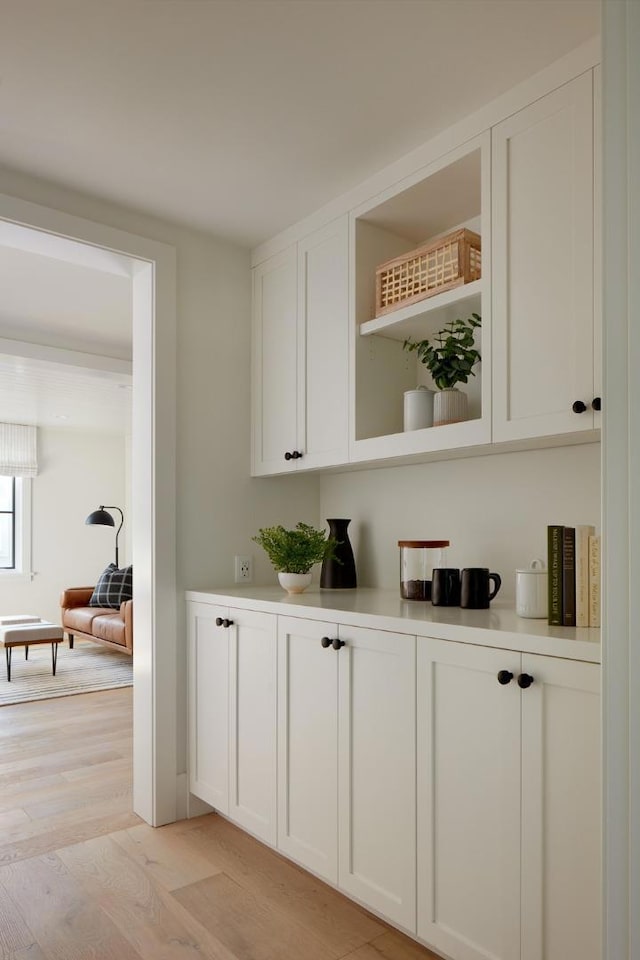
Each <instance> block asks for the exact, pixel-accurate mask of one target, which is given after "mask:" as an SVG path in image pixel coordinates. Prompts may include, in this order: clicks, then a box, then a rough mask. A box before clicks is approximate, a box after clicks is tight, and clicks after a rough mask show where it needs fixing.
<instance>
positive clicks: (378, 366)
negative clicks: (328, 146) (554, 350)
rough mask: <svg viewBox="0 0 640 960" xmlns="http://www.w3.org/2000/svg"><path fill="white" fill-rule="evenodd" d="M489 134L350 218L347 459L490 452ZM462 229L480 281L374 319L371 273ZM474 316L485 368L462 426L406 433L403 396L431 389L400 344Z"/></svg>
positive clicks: (474, 383) (471, 389)
mask: <svg viewBox="0 0 640 960" xmlns="http://www.w3.org/2000/svg"><path fill="white" fill-rule="evenodd" d="M488 226H489V134H488V133H487V134H485V135H483V136H482V137H478V138H476V139H475V140H473V141H469V142H468V143H466V144H464V145H463V146H462V147H460V148H458V149H457V150H456V151H453V152H452V153H449V154H447V156H446V157H443V158H440V159H439V160H437V161H435V162H434V163H432V164H430V165H429V166H428V167H427V168H426V169H424V170H422V171H421V172H420V173H419V174H416V175H414V176H413V177H411V178H407V180H406V181H404V182H403V184H401V185H400V187H397V186H396V187H395V188H394V189H391V190H389V191H387V192H386V193H385V194H382V195H381V196H379V197H377V198H376V199H375V200H374V201H371V202H369V203H368V204H366V205H362V206H361V207H360V208H358V210H356V211H355V212H354V213H353V215H352V231H351V241H352V245H353V246H352V258H353V259H352V262H353V264H354V268H355V277H354V279H355V282H354V284H353V288H352V323H353V325H354V336H353V338H352V344H353V349H354V367H355V378H354V388H355V389H354V394H355V397H354V402H353V407H352V417H353V423H352V437H353V438H354V440H353V442H352V449H351V457H352V459H353V460H368V459H377V458H380V457H382V458H384V457H390V456H396V455H402V454H403V453H420V452H430V451H437V450H446V449H452V448H457V447H464V446H469V445H476V444H484V443H488V442H489V441H490V439H491V416H490V405H489V398H490V363H491V358H490V343H491V336H490V315H489V314H490V309H489V308H490V296H489V282H488V279H487V278H488V277H489V276H490V272H489V271H490V236H489V229H488ZM460 227H467V228H468V229H470V230H473V231H474V232H476V233H478V234H480V236H481V238H482V279H480V280H475V281H473V282H471V283H467V284H463V285H461V286H459V287H454V288H452V289H450V290H445V291H444V292H443V293H439V294H435V295H434V296H431V297H428V298H426V299H424V300H421V301H419V302H417V303H413V304H409V305H408V306H406V307H400V308H398V309H397V310H394V311H392V312H390V313H387V314H384V315H383V316H380V317H376V316H375V275H376V268H377V267H378V266H379V265H380V264H381V263H384V262H385V261H386V260H389V259H391V258H393V257H396V256H399V255H401V254H403V253H407V252H409V251H411V250H413V249H415V248H416V247H418V246H420V245H421V244H423V243H425V242H427V241H431V240H432V239H437V238H438V237H440V236H444V235H445V234H448V233H450V232H451V231H453V230H456V229H458V228H460ZM471 313H478V314H480V316H481V317H482V327H481V328H480V329H479V330H478V336H477V338H476V342H477V345H478V349H479V350H480V353H481V356H482V361H481V363H479V364H478V365H477V366H476V367H475V376H473V377H470V379H469V383H468V384H460V389H462V390H465V392H466V393H467V394H468V397H469V420H468V421H466V422H464V423H455V424H448V425H446V426H440V427H429V428H426V429H424V430H414V431H410V432H404V430H403V406H404V392H405V390H413V389H415V388H416V387H417V386H419V385H424V386H427V387H433V382H432V380H431V377H430V375H429V372H428V371H427V369H426V368H425V367H424V365H423V364H422V363H420V362H419V361H418V360H417V358H416V355H415V353H408V352H407V351H406V350H404V349H403V343H404V341H405V340H406V339H407V338H409V337H410V338H411V339H413V340H420V339H424V338H426V337H429V336H431V335H433V334H434V333H436V332H437V331H438V330H440V329H442V327H443V326H444V325H445V324H446V323H448V322H449V321H450V320H454V319H456V318H457V317H465V318H466V317H468V316H470V315H471Z"/></svg>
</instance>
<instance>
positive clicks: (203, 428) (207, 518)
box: [0, 168, 319, 772]
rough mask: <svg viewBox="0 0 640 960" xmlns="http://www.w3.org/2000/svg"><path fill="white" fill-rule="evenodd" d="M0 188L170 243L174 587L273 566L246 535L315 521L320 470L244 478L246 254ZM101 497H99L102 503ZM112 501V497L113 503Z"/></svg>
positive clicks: (181, 675) (132, 218) (49, 194)
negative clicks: (242, 565) (240, 561)
mask: <svg viewBox="0 0 640 960" xmlns="http://www.w3.org/2000/svg"><path fill="white" fill-rule="evenodd" d="M0 192H2V193H5V194H9V195H10V196H14V197H18V198H20V199H23V200H28V201H31V202H33V203H39V204H42V205H44V206H47V207H52V208H54V209H58V210H61V211H63V212H65V213H69V214H73V215H75V216H79V217H85V218H87V219H89V220H95V221H97V222H99V223H102V224H106V225H108V226H112V227H116V228H118V229H121V230H126V231H128V232H130V233H136V234H139V235H140V236H143V237H147V238H150V239H153V240H158V241H161V242H163V243H167V244H170V245H172V246H174V247H175V248H176V251H177V271H178V273H177V358H176V362H177V378H178V389H177V432H178V443H177V448H178V449H177V463H176V464H172V463H167V464H166V469H167V470H173V469H175V470H176V474H177V503H176V511H177V541H178V544H177V585H178V590H179V591H180V594H179V595H180V596H181V594H182V591H183V590H185V589H188V588H196V589H197V588H204V587H208V586H222V585H225V584H226V585H228V584H229V583H230V582H231V581H232V579H233V556H234V554H236V553H238V552H242V553H248V552H251V553H253V554H254V556H255V559H256V582H263V583H264V582H274V579H273V577H274V575H273V573H272V571H271V569H270V567H269V566H268V564H267V563H266V562H265V561H264V559H263V558H262V557H261V556H258V548H257V547H255V545H253V544H251V540H250V538H251V536H252V535H253V534H254V533H255V532H257V529H258V527H259V526H265V525H268V524H272V523H283V524H294V523H295V522H296V521H297V520H306V521H308V522H316V521H317V519H318V516H319V514H318V490H319V486H318V479H317V478H316V477H304V476H300V477H290V478H284V479H273V480H259V481H258V480H251V479H250V478H249V463H250V428H249V427H250V349H249V344H250V289H251V286H250V270H249V253H248V251H246V250H243V249H241V248H239V247H236V246H234V245H232V244H230V243H228V242H226V241H223V240H218V239H216V238H215V237H212V236H210V235H208V234H204V233H198V232H196V231H193V230H189V229H187V228H185V227H182V226H177V225H175V224H170V223H166V222H164V221H160V220H157V219H155V218H152V217H149V216H146V215H144V214H140V213H136V212H135V211H132V210H126V209H124V208H122V207H117V206H115V205H113V204H109V203H106V202H104V201H101V200H99V199H97V198H94V197H88V196H84V195H82V194H79V193H76V192H74V191H71V190H66V189H63V188H60V187H57V186H55V185H53V184H50V183H47V182H46V181H43V180H38V179H35V178H32V177H29V176H26V175H24V174H21V173H18V172H16V171H12V170H8V169H6V168H0ZM101 502H104V501H101ZM113 502H114V503H115V502H116V501H113ZM182 613H183V611H182V606H180V608H179V618H180V619H179V628H180V635H179V637H178V662H177V664H176V668H175V669H176V679H177V701H178V703H177V705H178V718H179V719H178V733H177V735H178V758H179V759H178V771H177V772H181V771H184V769H185V765H186V675H185V666H186V636H185V630H184V617H183V615H182Z"/></svg>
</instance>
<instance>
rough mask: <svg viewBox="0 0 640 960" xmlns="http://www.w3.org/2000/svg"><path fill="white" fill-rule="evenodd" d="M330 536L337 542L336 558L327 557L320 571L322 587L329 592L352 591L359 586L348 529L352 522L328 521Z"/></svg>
mask: <svg viewBox="0 0 640 960" xmlns="http://www.w3.org/2000/svg"><path fill="white" fill-rule="evenodd" d="M327 523H328V524H329V536H330V537H333V539H334V540H335V541H336V542H337V544H338V546H337V547H336V550H335V556H334V557H325V559H324V560H323V561H322V570H321V571H320V586H321V587H325V589H327V590H352V589H353V588H354V587H357V586H358V578H357V576H356V561H355V559H354V557H353V550H352V548H351V543H350V541H349V534H348V533H347V527H348V526H349V524H350V523H351V520H340V519H338V520H336V519H333V520H327Z"/></svg>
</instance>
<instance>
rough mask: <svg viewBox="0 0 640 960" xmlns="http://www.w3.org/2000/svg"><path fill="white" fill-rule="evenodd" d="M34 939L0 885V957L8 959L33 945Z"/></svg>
mask: <svg viewBox="0 0 640 960" xmlns="http://www.w3.org/2000/svg"><path fill="white" fill-rule="evenodd" d="M34 941H35V937H34V936H33V933H32V932H31V930H30V929H29V927H28V926H27V924H26V922H25V920H24V917H23V916H22V914H21V913H20V912H19V910H17V908H16V905H15V903H14V902H13V900H12V899H11V897H10V896H9V894H8V893H7V891H6V890H5V889H4V887H3V886H2V885H0V957H2V958H3V960H4V957H10V956H13V955H14V954H17V953H18V952H19V951H20V950H24V949H26V948H28V947H30V946H32V945H33V943H34Z"/></svg>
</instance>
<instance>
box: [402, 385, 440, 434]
mask: <svg viewBox="0 0 640 960" xmlns="http://www.w3.org/2000/svg"><path fill="white" fill-rule="evenodd" d="M433 397H434V393H433V390H429V389H428V388H427V387H418V388H417V390H406V391H405V394H404V429H405V431H407V430H423V429H424V428H425V427H432V426H433Z"/></svg>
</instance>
